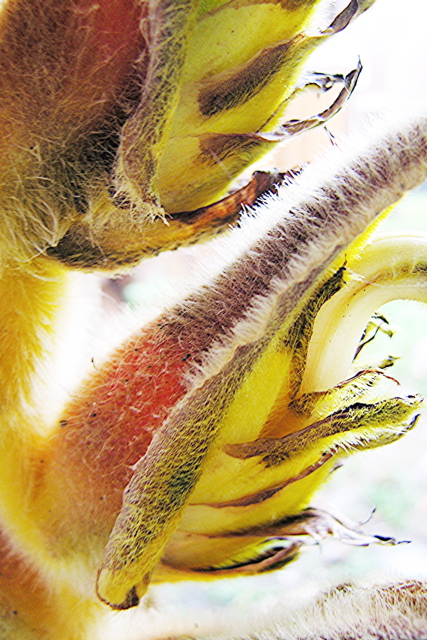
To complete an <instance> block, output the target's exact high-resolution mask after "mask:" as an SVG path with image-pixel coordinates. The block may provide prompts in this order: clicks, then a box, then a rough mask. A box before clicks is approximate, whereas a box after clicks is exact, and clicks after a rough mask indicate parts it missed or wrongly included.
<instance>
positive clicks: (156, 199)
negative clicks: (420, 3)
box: [0, 0, 364, 270]
mask: <svg viewBox="0 0 427 640" xmlns="http://www.w3.org/2000/svg"><path fill="white" fill-rule="evenodd" d="M319 1H320V0H308V1H306V2H303V3H299V4H298V3H297V4H295V3H294V2H287V1H283V0H280V1H279V0H275V1H274V2H270V1H269V2H259V1H258V0H256V1H254V2H252V1H249V2H245V3H243V4H242V3H241V2H231V3H230V2H225V1H224V0H220V1H218V2H214V3H211V2H209V3H206V2H201V0H179V1H176V0H145V1H141V2H139V1H137V0H113V1H111V2H107V1H104V0H103V1H101V2H99V3H95V4H94V3H92V2H89V1H88V0H78V1H77V2H73V3H71V4H70V3H69V2H66V1H65V0H60V1H58V0H55V1H53V0H49V1H47V2H45V1H43V2H42V1H41V0H30V1H28V0H16V1H12V0H7V1H6V2H3V3H2V5H1V11H0V42H1V50H0V58H1V65H0V86H1V95H0V122H1V125H2V131H4V132H7V135H4V136H3V138H2V142H1V144H0V167H1V171H2V184H1V186H0V205H1V206H0V210H1V223H2V229H3V241H2V256H1V258H2V261H3V262H4V263H8V262H10V260H12V261H15V260H18V261H19V262H22V261H25V260H28V259H29V258H33V257H34V256H35V255H38V254H40V253H42V254H46V253H47V254H49V255H50V256H51V257H53V258H55V259H58V260H60V261H61V262H63V263H66V264H68V265H71V266H74V267H83V268H86V269H94V268H99V269H109V270H117V269H118V268H120V267H127V266H129V265H132V264H135V263H137V262H138V261H139V260H140V259H141V257H142V256H143V255H144V254H150V253H151V254H152V253H154V252H157V251H160V250H162V249H165V248H174V247H176V246H178V245H180V244H183V243H186V242H189V241H190V242H194V240H195V238H197V237H201V236H209V235H212V233H214V232H215V230H217V229H221V228H225V227H226V226H228V225H229V223H230V221H236V219H237V218H238V216H239V213H240V210H239V208H237V209H235V210H232V211H231V210H230V209H229V210H227V211H224V210H223V211H222V214H221V215H218V214H217V215H212V214H211V212H210V211H203V212H201V211H198V214H197V215H196V216H189V215H188V212H189V210H195V209H198V210H200V209H201V208H204V207H206V205H208V204H211V203H213V202H214V201H215V200H217V199H218V198H219V197H222V196H223V195H224V193H225V191H226V189H227V188H228V185H229V184H230V182H231V181H232V180H233V178H234V177H235V176H236V175H238V174H239V173H240V172H241V171H242V170H243V169H245V168H246V167H247V166H248V165H249V164H251V163H252V162H253V161H254V160H255V159H257V158H258V157H259V156H260V155H261V154H262V153H264V152H265V151H266V150H267V149H268V148H270V147H271V145H273V144H275V143H276V142H277V140H278V139H279V138H280V137H283V135H282V134H281V135H279V136H274V135H273V136H272V137H270V138H266V137H263V135H262V134H263V133H265V132H270V131H271V130H272V129H273V128H274V127H275V126H276V125H277V124H278V122H279V119H280V118H282V116H283V111H284V109H285V107H286V105H287V103H288V101H289V100H290V98H291V97H292V92H293V91H294V88H295V83H296V80H297V76H298V72H299V69H300V68H301V65H302V63H303V62H304V61H305V59H306V58H307V56H308V55H309V53H310V52H311V51H312V50H313V49H314V48H315V47H316V46H317V45H318V44H320V43H321V42H322V41H323V40H325V39H327V38H328V37H329V36H330V35H332V34H333V33H335V32H336V31H339V30H340V29H342V28H343V27H344V26H345V25H346V24H347V23H348V22H349V21H350V19H352V18H354V17H355V16H357V14H358V13H360V12H361V11H362V10H363V8H364V4H363V3H362V2H361V1H360V0H357V1H356V2H354V1H353V2H351V3H350V5H349V6H348V7H347V9H345V10H344V11H343V12H342V14H341V18H337V19H336V20H335V21H334V22H333V23H332V25H331V26H330V28H328V29H326V30H324V31H322V32H319V33H318V35H314V36H308V35H306V34H305V33H304V28H305V26H306V25H307V23H308V21H309V19H310V18H311V17H312V15H313V12H314V10H315V8H316V6H317V5H318V3H319ZM248 24H250V29H248V28H247V25H248ZM356 75H357V74H356ZM351 78H352V80H348V81H344V80H343V81H344V82H345V88H344V89H343V94H342V99H340V100H338V103H337V104H336V107H334V108H333V109H331V110H330V114H329V115H332V113H333V112H334V111H336V110H337V109H338V108H339V107H340V106H341V104H342V102H343V100H344V99H345V97H346V96H347V95H348V94H349V93H351V90H352V87H353V86H354V83H355V80H356V77H355V76H354V74H353V75H352V76H351ZM328 86H330V85H328ZM324 87H326V85H324ZM325 117H326V116H325ZM323 121H324V117H322V118H320V120H319V122H323ZM304 126H305V125H301V126H299V127H297V128H295V131H297V130H301V129H303V128H304ZM289 132H290V130H287V133H286V135H289ZM282 133H283V132H282Z"/></svg>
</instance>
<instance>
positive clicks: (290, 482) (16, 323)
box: [0, 0, 427, 640]
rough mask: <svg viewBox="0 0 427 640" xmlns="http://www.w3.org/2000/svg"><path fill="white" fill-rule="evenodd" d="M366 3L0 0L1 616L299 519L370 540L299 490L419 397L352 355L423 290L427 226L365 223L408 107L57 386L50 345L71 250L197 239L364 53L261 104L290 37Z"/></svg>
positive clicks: (47, 618) (27, 612)
mask: <svg viewBox="0 0 427 640" xmlns="http://www.w3.org/2000/svg"><path fill="white" fill-rule="evenodd" d="M372 2H373V0H351V1H350V2H349V4H348V6H347V7H346V8H345V9H344V10H343V11H342V12H341V13H340V14H339V15H338V16H337V17H336V18H335V19H334V20H333V21H332V23H331V24H330V25H329V27H327V28H323V27H320V28H319V29H318V31H317V32H315V31H314V30H313V25H314V18H315V15H316V14H315V10H316V9H317V6H318V4H320V0H304V1H301V2H295V1H294V0H280V1H279V0H277V1H272V2H264V1H263V0H253V1H252V0H245V1H244V2H241V1H240V0H233V1H232V2H229V1H225V0H200V1H197V0H178V1H175V0H147V1H144V0H141V1H136V0H108V1H107V0H100V1H98V2H92V1H91V0H77V1H75V2H66V1H65V0H43V1H42V0H4V1H3V2H2V3H1V4H0V41H1V48H0V57H1V64H0V83H1V89H2V90H1V93H0V122H1V128H2V141H1V143H0V167H1V175H2V181H1V186H0V205H1V206H0V216H1V217H0V220H1V228H2V237H1V245H0V246H1V251H0V260H1V262H0V265H1V275H2V277H1V279H0V299H1V306H0V335H1V349H2V353H1V358H0V398H1V403H2V415H1V452H2V464H1V465H0V636H2V637H4V638H6V639H7V640H9V639H13V640H40V639H41V638H46V639H49V640H59V639H61V640H82V639H83V638H85V637H91V638H92V637H93V636H91V634H92V632H93V633H96V625H97V623H98V622H99V620H100V619H102V618H103V617H104V619H105V618H106V617H108V613H109V612H110V608H114V609H126V608H129V607H132V606H135V605H136V604H137V603H138V601H139V599H140V598H141V597H142V596H143V595H144V593H145V592H146V590H147V588H148V586H149V584H150V583H151V582H161V581H174V580H181V579H189V578H191V579H206V578H214V577H220V576H225V575H241V574H252V573H257V572H260V571H266V570H272V569H274V568H278V567H280V566H282V565H283V564H285V563H286V562H288V561H289V560H291V559H292V558H294V557H295V556H296V555H297V553H298V551H299V549H300V548H301V546H302V545H303V544H304V541H305V540H306V539H307V538H309V537H315V538H318V537H324V536H326V535H337V536H339V537H341V538H342V539H345V540H347V541H351V542H353V543H355V544H358V543H360V544H367V543H369V542H374V541H384V540H383V539H382V538H381V537H378V536H371V537H370V536H366V535H365V534H364V533H363V532H360V531H357V530H354V527H352V526H348V525H347V524H346V523H343V522H340V521H338V520H337V519H336V518H334V517H332V516H331V515H329V514H327V513H324V512H322V511H320V510H318V509H315V508H312V507H310V504H311V497H312V494H313V492H314V491H315V490H316V489H317V488H318V486H319V485H320V484H321V483H322V482H323V480H325V478H326V477H327V476H328V474H329V473H330V471H331V470H332V469H333V468H334V467H335V465H336V463H337V461H338V460H339V459H340V458H341V457H342V456H344V455H346V454H348V453H351V452H352V451H355V450H359V449H364V448H369V447H375V446H380V445H382V444H386V443H388V442H392V441H394V440H396V439H398V438H399V437H400V436H401V435H403V434H404V433H405V432H407V431H408V430H409V429H411V428H412V427H413V425H414V423H415V421H416V418H417V416H418V414H419V410H420V404H421V399H420V398H419V397H418V396H409V397H405V396H401V395H400V394H399V387H398V383H397V382H396V381H395V380H394V379H393V378H392V376H390V375H389V373H385V372H384V371H383V370H382V369H381V367H380V366H375V363H373V365H372V367H370V368H362V369H360V370H359V369H358V367H357V357H356V359H354V356H355V354H357V353H358V351H359V350H360V349H361V347H363V341H362V343H360V337H361V335H362V334H363V333H364V331H365V327H366V324H367V323H368V322H369V318H370V316H371V314H372V313H373V312H374V311H375V309H377V308H378V306H380V305H381V304H383V303H384V302H386V301H388V300H389V299H393V298H396V297H407V298H416V299H420V300H422V301H425V274H426V264H427V248H426V247H427V244H426V242H427V241H426V239H425V238H424V237H409V236H408V237H407V238H404V239H402V238H400V239H394V238H383V239H379V240H375V241H374V242H372V244H367V241H368V236H369V233H368V232H367V231H366V230H367V229H368V231H369V230H370V225H371V224H372V223H373V221H374V220H375V219H377V218H378V216H380V215H381V213H382V212H383V211H385V210H387V209H388V208H389V207H390V206H392V205H393V204H394V203H395V202H396V201H397V200H398V199H399V198H400V197H401V196H402V195H403V194H404V193H405V192H406V191H408V190H410V189H413V188H414V187H415V186H417V185H418V184H420V183H421V182H422V181H423V180H424V179H425V178H426V175H427V124H426V119H425V117H419V118H418V119H414V120H411V121H409V120H408V122H407V123H406V124H404V125H400V127H399V128H398V129H393V128H391V130H390V131H389V132H387V133H383V134H380V135H378V137H377V138H375V136H374V137H373V138H372V139H371V140H368V141H367V142H366V144H365V146H364V147H362V148H361V149H359V150H357V149H356V150H354V149H353V143H351V145H352V146H351V152H350V154H349V155H345V154H341V152H339V151H338V150H335V151H333V152H332V153H331V154H330V155H329V156H328V157H327V159H326V160H324V161H323V160H321V161H319V162H318V163H317V164H314V165H313V166H311V167H309V168H307V169H306V170H304V172H303V173H302V175H301V176H299V177H296V178H295V179H294V181H293V183H292V184H285V186H282V187H278V186H276V187H275V189H276V191H277V192H278V194H277V197H275V196H274V195H271V194H270V195H269V197H268V198H266V199H265V201H263V202H262V203H261V204H260V205H259V207H258V208H257V211H256V213H255V214H249V215H248V216H247V217H246V218H244V220H243V221H242V223H241V228H239V229H236V230H235V231H234V232H233V233H232V234H231V235H230V237H229V240H228V241H227V243H226V244H225V245H224V248H223V251H224V252H226V254H227V257H228V260H225V259H224V264H223V265H222V268H221V270H220V272H219V275H217V276H216V277H214V276H212V279H211V280H210V281H209V282H208V283H207V284H206V285H205V286H204V287H202V288H201V289H200V290H199V291H197V292H195V293H194V294H193V295H191V296H189V297H188V298H187V299H185V300H183V301H181V302H180V303H179V304H178V305H177V306H176V307H174V308H172V309H169V310H166V311H165V312H164V313H163V314H162V315H161V316H160V317H159V318H158V319H156V320H155V321H153V322H152V323H150V324H148V325H147V326H145V327H143V328H142V329H140V330H139V331H137V332H136V333H135V334H134V335H132V336H131V337H130V338H128V339H127V340H126V341H125V342H124V343H123V344H121V345H120V346H119V347H118V348H117V349H116V350H115V351H114V352H113V353H111V354H109V355H108V357H106V359H105V362H104V363H102V364H99V363H96V365H94V367H93V370H92V372H91V374H90V375H88V376H87V377H86V379H85V380H83V382H82V383H81V385H80V386H79V387H78V388H77V389H76V390H75V391H74V392H73V394H72V395H71V397H69V398H68V399H67V402H66V404H65V406H62V404H61V406H60V408H59V409H58V406H57V402H58V401H57V399H56V398H55V390H56V389H57V385H56V384H55V380H54V375H55V373H54V371H55V370H54V367H53V366H52V363H53V364H54V360H55V354H56V353H58V352H60V346H61V341H62V339H63V330H64V326H65V325H66V324H67V323H68V324H70V322H72V320H73V319H75V318H76V314H74V315H73V311H72V309H73V307H75V304H76V298H75V296H74V293H73V287H74V285H75V283H76V281H77V276H76V274H75V273H73V271H72V269H70V267H72V268H81V269H86V270H92V271H93V270H109V271H114V272H116V271H117V270H119V269H121V268H124V267H127V266H130V265H132V264H134V263H136V262H138V261H139V260H140V258H141V257H143V256H144V255H145V254H152V253H155V252H157V251H160V250H162V249H168V248H173V247H175V246H178V245H181V244H185V243H188V242H193V241H195V240H197V239H199V238H201V237H205V236H207V237H209V236H211V235H212V234H213V233H214V232H216V231H217V230H220V229H224V228H225V227H227V226H228V225H229V224H230V222H236V221H237V219H238V217H239V215H240V209H241V206H240V205H241V204H242V203H244V204H245V203H246V204H253V203H254V202H255V201H259V200H260V195H261V194H262V193H264V192H266V191H269V190H270V188H271V186H272V185H277V183H279V182H282V178H283V177H282V176H268V175H267V176H266V175H264V174H258V175H257V176H255V178H254V179H253V180H252V182H251V183H250V184H249V185H248V186H247V187H244V188H243V189H242V190H240V191H238V192H237V193H234V194H231V195H228V196H227V195H226V194H227V189H228V187H229V184H230V182H231V181H232V180H233V179H234V178H235V177H236V176H237V175H238V174H239V173H240V172H241V171H243V169H245V168H246V167H247V166H248V165H250V164H251V163H252V162H253V161H254V160H255V159H256V158H258V157H259V156H260V155H262V154H263V153H264V152H265V151H266V150H268V149H270V148H271V146H272V145H274V144H276V142H278V141H279V140H282V139H286V138H287V137H289V136H291V135H294V134H295V133H299V132H300V131H303V130H305V129H307V128H310V127H312V126H316V125H317V124H319V123H323V122H324V121H325V120H326V119H327V118H329V117H330V116H331V115H333V114H334V113H335V112H336V111H337V110H338V109H339V108H340V107H341V106H342V104H343V102H344V101H345V99H346V98H347V97H348V95H349V94H350V93H351V91H352V90H353V88H354V86H355V83H356V81H357V77H358V74H359V71H360V67H359V68H358V69H356V70H354V71H352V72H350V73H349V74H348V75H347V76H346V77H342V76H322V75H321V74H315V75H312V76H310V78H308V79H307V80H306V83H307V84H309V85H310V84H313V83H314V84H317V85H319V87H320V88H323V89H327V88H328V87H329V86H330V85H331V84H334V83H335V82H341V83H343V85H344V86H343V88H342V91H341V93H340V94H339V96H338V97H337V98H336V99H335V101H334V103H333V104H332V105H331V107H330V108H329V109H327V110H326V111H324V112H322V113H321V114H318V115H316V116H313V118H309V119H307V120H301V121H296V122H295V121H291V122H289V123H285V124H281V122H282V119H283V115H284V113H285V111H286V106H287V104H288V102H289V101H290V100H291V99H292V97H293V96H294V95H295V93H297V92H298V91H300V90H301V89H302V88H303V85H304V83H302V85H301V86H300V85H299V84H298V83H297V78H298V73H299V71H300V69H301V66H302V64H303V63H304V62H305V60H306V58H307V56H308V55H309V53H310V52H311V51H312V50H313V49H314V48H315V47H316V46H317V45H319V44H320V43H321V42H323V41H324V40H326V39H327V38H328V37H329V36H331V35H333V34H334V33H336V32H338V31H340V30H342V29H343V28H345V27H346V26H347V24H348V23H349V22H350V21H351V20H352V19H353V18H355V17H357V15H359V14H360V13H361V12H362V11H364V10H365V9H367V8H368V7H369V6H370V5H371V4H372ZM323 169H326V170H325V171H323ZM220 198H222V199H221V201H219V202H217V200H218V199H220ZM261 200H262V198H261ZM89 277H90V276H89ZM70 318H71V320H70ZM389 541H391V540H389Z"/></svg>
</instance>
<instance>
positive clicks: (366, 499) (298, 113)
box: [105, 0, 427, 638]
mask: <svg viewBox="0 0 427 640" xmlns="http://www.w3.org/2000/svg"><path fill="white" fill-rule="evenodd" d="M346 4H347V2H346V1H345V0H344V2H336V3H335V5H334V6H331V7H330V8H329V9H325V10H324V13H323V16H322V20H324V24H325V25H326V24H328V20H330V18H331V17H332V16H334V15H336V13H337V12H338V9H339V8H342V7H344V6H345V5H346ZM426 24H427V2H425V0H405V2H402V0H377V2H376V3H375V5H374V6H373V7H372V8H371V9H370V10H369V11H368V12H366V13H365V14H364V15H363V16H361V17H360V18H359V19H358V20H357V21H356V22H355V23H354V24H352V25H351V26H350V27H348V28H347V29H346V30H345V31H344V32H343V33H341V34H338V35H337V36H335V37H334V38H332V39H331V40H330V41H329V42H328V43H326V44H325V45H324V46H323V47H322V48H321V49H319V50H318V51H317V52H316V53H315V55H314V56H312V58H311V59H310V61H309V65H308V67H307V68H308V70H310V71H322V72H327V73H343V74H345V73H348V72H349V71H350V70H351V69H352V68H354V67H355V66H356V65H357V61H358V57H359V56H360V59H361V61H362V64H363V72H362V75H361V77H360V79H359V83H358V86H357V88H356V90H355V92H354V94H353V96H352V98H351V99H350V101H349V102H348V104H347V105H346V106H345V108H344V109H343V111H342V112H341V113H340V114H339V115H338V116H336V117H335V118H334V119H333V120H332V121H331V122H329V123H328V125H327V130H325V129H324V128H323V129H322V128H319V129H317V130H316V131H313V132H310V133H306V134H303V135H302V136H300V137H298V138H296V139H294V140H292V141H291V142H289V143H288V144H287V145H285V146H283V147H281V148H279V149H277V150H276V151H275V152H274V154H273V155H272V156H270V157H269V158H268V159H267V160H266V161H265V162H264V163H263V165H264V166H266V167H269V168H272V167H273V166H276V167H277V168H279V169H281V170H286V169H289V168H292V167H295V166H296V165H299V164H301V163H303V162H307V161H309V160H311V159H313V158H314V157H315V156H316V154H318V153H319V150H320V149H323V148H325V147H327V146H328V145H330V144H331V135H332V136H333V137H336V138H337V139H339V136H340V135H342V134H343V133H346V132H347V131H349V130H351V129H354V128H357V127H358V126H360V123H362V122H364V121H366V120H367V119H369V118H371V117H372V116H375V115H378V114H379V113H382V112H383V111H384V110H385V109H387V108H389V107H392V108H393V109H395V110H397V111H400V112H401V114H402V116H404V114H405V113H406V112H407V111H408V110H410V108H411V107H412V106H413V104H414V103H417V102H422V101H423V99H424V104H425V99H426V62H427V37H426V33H425V25H426ZM423 93H424V96H423ZM332 101H333V96H332V95H330V94H328V93H327V94H325V95H322V96H318V95H316V94H315V93H313V92H309V93H308V94H305V95H304V96H301V97H300V98H298V100H297V101H296V102H295V104H293V105H292V108H291V109H290V110H289V112H288V114H287V115H288V116H289V118H293V117H298V118H301V117H306V116H310V115H313V114H314V113H319V112H320V111H321V110H322V109H323V108H326V106H328V105H329V104H330V103H331V102H332ZM386 230H393V231H395V232H397V233H398V232H399V230H415V231H425V232H427V187H426V186H424V187H422V188H420V189H418V190H417V191H416V192H414V193H412V194H410V195H408V196H407V197H406V198H405V199H404V200H403V201H402V202H401V203H400V204H399V205H398V206H397V208H396V210H395V212H394V213H393V215H392V216H391V217H390V218H389V219H388V220H387V221H386V222H385V223H384V225H383V226H382V227H381V229H380V232H383V231H386ZM209 251H210V249H209V247H208V246H207V245H205V246H203V247H201V248H200V247H199V248H189V249H183V250H179V251H176V252H173V253H170V254H164V255H161V256H159V257H157V258H154V259H152V260H149V261H146V262H145V263H144V264H143V265H142V266H141V267H140V268H139V269H138V271H137V275H136V276H135V277H133V278H132V279H129V278H125V279H122V280H121V281H114V282H109V283H107V284H106V288H105V298H106V304H107V306H108V305H111V307H112V308H113V307H115V306H116V304H117V299H123V300H124V301H125V304H127V305H130V306H132V307H135V306H136V307H138V313H139V314H142V315H143V316H144V318H147V319H149V318H151V317H153V316H154V315H156V314H157V313H158V311H159V310H160V309H161V308H162V306H163V305H164V303H165V300H169V301H173V300H174V299H176V298H179V297H181V296H182V295H183V294H184V293H185V291H187V290H188V289H189V288H190V287H191V286H192V285H193V284H194V283H195V284H197V282H198V281H199V279H200V278H201V274H203V273H204V269H202V268H200V263H201V260H202V261H203V262H205V260H206V255H207V254H208V253H209ZM201 254H203V259H201ZM381 313H382V314H384V315H386V317H387V319H388V320H389V321H390V322H391V323H392V325H393V328H394V329H395V330H396V333H395V336H394V337H393V338H392V339H390V338H388V337H387V336H385V335H384V336H380V337H379V338H378V339H376V340H375V344H374V345H372V348H373V349H374V350H376V352H375V351H373V352H372V358H373V361H375V360H377V359H378V357H376V356H375V353H379V354H381V358H383V357H385V356H387V355H390V354H391V355H393V356H399V357H400V359H399V360H398V361H397V363H396V364H395V365H394V367H393V369H392V370H389V371H390V373H391V375H393V376H394V377H396V378H398V379H399V380H400V381H401V383H402V385H403V387H404V389H405V390H409V391H410V392H418V393H421V394H422V395H424V396H425V397H427V330H426V329H427V308H426V309H424V308H422V306H421V305H419V304H417V303H408V302H403V303H391V304H390V305H387V306H386V307H385V308H383V309H382V310H381ZM365 354H366V355H367V351H366V352H365ZM381 358H380V359H381ZM425 413H427V412H425ZM313 503H314V504H315V505H316V506H319V507H324V508H327V509H329V510H330V511H332V512H333V513H336V514H340V513H341V514H344V515H345V516H346V517H349V518H351V519H352V520H353V521H356V522H365V521H368V522H367V523H366V524H365V525H364V530H365V531H367V532H369V533H373V534H381V535H384V536H394V537H395V538H397V539H398V540H401V541H411V542H410V543H402V544H400V545H397V546H391V547H390V546H389V547H386V546H372V547H369V548H355V547H350V546H346V545H343V544H342V543H339V542H334V541H326V542H323V543H321V544H320V545H318V546H315V547H313V548H311V549H309V550H308V551H307V552H305V553H303V554H302V557H301V558H300V560H299V561H298V562H296V563H294V564H292V565H289V566H288V567H286V568H285V569H283V570H282V571H279V572H276V573H273V574H269V575H264V576H260V577H259V578H254V579H249V580H248V579H235V580H228V581H220V582H217V583H207V584H200V583H199V584H197V585H193V584H190V583H187V584H185V583H184V584H180V585H177V586H174V585H170V586H164V587H160V588H156V589H154V590H153V593H152V595H151V599H150V604H152V605H154V608H153V609H151V610H150V611H149V612H147V613H146V616H147V617H148V618H149V626H150V627H151V629H152V630H153V631H152V633H153V634H154V636H156V635H157V637H158V634H159V633H164V634H166V635H167V633H168V627H167V625H166V626H165V622H164V621H165V619H166V618H167V617H168V616H167V615H166V614H167V613H169V617H170V615H172V617H173V618H175V621H176V619H177V617H176V616H174V612H175V613H176V612H177V611H179V616H178V617H179V618H180V619H182V614H183V611H184V610H185V607H186V606H187V605H186V604H185V603H190V602H191V606H190V609H189V611H190V612H189V614H188V616H189V617H188V620H187V622H185V623H183V628H182V633H184V634H185V633H192V632H193V631H195V632H196V631H197V627H198V625H199V624H200V625H202V626H203V623H202V622H200V620H199V618H200V610H203V611H204V612H205V613H206V615H207V617H208V618H209V620H210V621H211V622H215V621H216V620H217V617H218V616H219V615H222V612H223V611H224V610H227V609H228V610H230V609H231V608H232V609H233V611H234V612H236V611H237V612H239V614H241V615H243V616H244V615H245V612H247V611H249V610H250V609H251V604H252V603H254V602H255V601H256V603H257V606H261V607H262V608H264V610H268V608H269V607H270V606H274V605H275V603H276V602H278V601H283V600H285V601H286V600H287V599H288V598H289V594H294V593H295V592H296V590H301V589H303V590H305V591H306V592H307V593H309V592H312V591H317V590H318V589H319V587H320V588H327V587H328V586H331V585H332V584H337V583H340V582H348V581H351V580H355V579H359V580H360V579H362V578H363V579H364V580H366V579H367V580H372V581H375V580H382V579H384V578H390V579H399V578H402V577H404V576H406V577H411V578H418V577H424V578H427V420H426V417H424V418H423V419H422V420H421V421H420V422H419V424H418V426H417V427H416V429H415V430H413V431H412V432H411V433H409V434H408V435H406V436H405V437H404V438H403V439H402V440H401V441H399V442H398V443H395V444H393V445H389V446H387V447H385V448H382V449H378V450H375V451H371V452H366V453H358V454H357V455H356V456H354V457H351V458H350V459H348V460H347V461H346V462H345V464H344V466H343V468H341V469H339V470H338V471H337V472H336V473H334V474H333V476H332V478H331V480H330V482H329V483H328V485H326V486H325V487H324V489H323V490H322V491H321V492H319V494H318V495H317V496H316V497H315V499H314V500H313ZM374 510H375V512H374ZM127 615H128V618H126V622H125V623H124V624H125V625H126V626H127V630H128V633H129V638H141V637H145V634H144V633H142V631H141V620H140V615H141V611H140V612H138V613H135V612H130V613H129V614H127ZM184 618H185V615H184ZM121 624H122V623H121ZM208 626H209V624H208ZM144 627H145V628H147V625H146V624H144ZM159 630H160V631H159ZM174 631H175V632H176V631H177V630H176V625H175V628H174ZM141 634H142V635H141ZM148 635H151V634H148ZM164 637H165V636H164Z"/></svg>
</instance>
